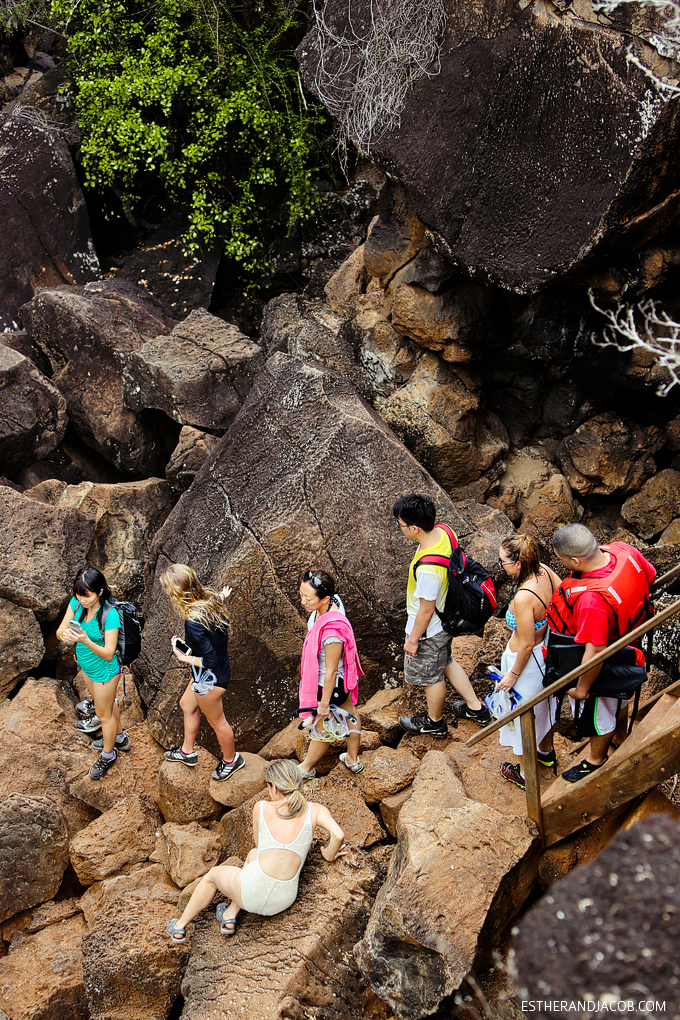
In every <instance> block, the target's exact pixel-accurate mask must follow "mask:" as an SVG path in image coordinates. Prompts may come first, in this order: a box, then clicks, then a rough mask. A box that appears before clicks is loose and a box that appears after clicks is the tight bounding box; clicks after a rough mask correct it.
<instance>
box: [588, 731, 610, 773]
mask: <svg viewBox="0 0 680 1020" xmlns="http://www.w3.org/2000/svg"><path fill="white" fill-rule="evenodd" d="M613 738H614V732H613V731H612V732H611V733H605V734H604V735H603V736H601V737H591V738H590V747H589V748H588V755H587V760H588V761H589V762H590V764H591V765H601V764H602V762H603V761H604V760H605V758H606V757H607V751H608V750H609V745H610V744H611V742H612V740H613Z"/></svg>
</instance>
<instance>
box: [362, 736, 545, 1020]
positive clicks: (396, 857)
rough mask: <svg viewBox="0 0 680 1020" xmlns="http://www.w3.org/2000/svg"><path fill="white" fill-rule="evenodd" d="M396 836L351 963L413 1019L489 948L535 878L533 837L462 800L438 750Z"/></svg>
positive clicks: (523, 826) (516, 822)
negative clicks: (363, 934)
mask: <svg viewBox="0 0 680 1020" xmlns="http://www.w3.org/2000/svg"><path fill="white" fill-rule="evenodd" d="M397 836H398V844H397V848H396V850H395V852H394V854H393V856H392V861H391V864H390V869H389V872H388V876H387V881H386V882H385V884H384V885H383V887H382V888H381V890H380V892H379V894H378V896H377V898H376V902H375V906H374V908H373V912H372V914H371V919H370V921H369V923H368V927H367V929H366V934H365V936H364V938H363V939H362V941H361V942H359V943H358V945H357V946H356V947H355V949H354V955H355V957H356V959H357V962H358V963H359V966H360V968H361V971H362V973H363V974H364V976H365V977H366V978H367V979H368V980H369V981H370V983H371V986H372V988H373V990H374V991H375V992H376V994H377V995H379V996H380V998H381V999H384V1000H385V1001H386V1002H387V1003H388V1005H389V1006H390V1007H391V1008H392V1009H393V1010H394V1011H395V1012H396V1013H398V1015H399V1016H400V1017H403V1018H404V1020H412V1018H413V1020H420V1018H421V1017H424V1016H427V1015H428V1014H430V1013H433V1012H435V1011H436V1010H437V1008H438V1006H439V1004H440V1003H441V1001H442V1000H443V999H444V998H445V997H446V996H448V995H450V994H451V993H452V992H453V991H455V989H456V988H458V987H460V984H461V982H462V981H463V980H464V978H465V975H466V974H467V973H468V972H469V971H470V970H471V968H472V966H473V964H474V963H475V961H476V959H477V958H478V956H479V958H480V960H483V957H484V956H485V954H486V955H487V956H488V954H489V952H490V948H489V947H491V946H494V945H496V944H497V940H498V938H499V936H500V934H501V932H502V930H503V928H504V927H505V925H506V924H507V923H508V922H509V921H510V920H511V918H512V917H514V916H515V914H516V913H517V910H518V909H519V908H520V906H521V905H522V903H523V902H524V900H525V899H526V897H527V895H528V894H529V892H530V890H531V888H532V885H533V883H534V880H535V878H536V874H537V865H538V838H537V837H536V835H535V832H534V827H533V823H531V822H529V820H528V819H526V818H524V817H519V816H514V817H513V816H508V815H504V814H503V815H502V814H499V812H497V811H495V810H494V809H493V808H491V807H489V806H487V805H486V804H479V803H477V802H475V801H471V800H468V798H467V797H466V795H465V791H464V788H463V785H462V783H461V781H460V779H459V778H458V770H457V768H456V766H455V764H454V762H453V761H452V760H451V758H450V757H449V756H448V755H446V754H444V753H443V752H441V751H430V752H429V753H428V754H426V755H425V757H424V758H423V762H422V765H421V767H420V771H419V773H418V775H417V777H416V779H415V781H414V783H413V792H412V794H411V797H410V799H409V800H408V801H406V803H405V804H403V806H402V807H401V810H400V812H399V817H398V820H397Z"/></svg>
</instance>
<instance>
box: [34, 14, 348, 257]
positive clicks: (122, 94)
mask: <svg viewBox="0 0 680 1020" xmlns="http://www.w3.org/2000/svg"><path fill="white" fill-rule="evenodd" d="M247 2H248V3H251V6H250V7H240V8H239V7H237V6H236V4H235V3H234V2H233V0H221V2H219V0H218V2H216V3H210V6H208V4H207V3H204V2H203V0H154V2H153V3H146V2H135V0H51V16H52V18H53V19H54V20H55V21H56V23H57V24H58V25H59V26H60V28H61V30H62V31H64V32H65V33H66V34H67V36H68V40H69V50H70V51H71V53H72V54H73V56H72V58H71V63H70V66H69V77H70V83H69V87H70V90H71V95H72V102H73V106H74V109H75V112H76V114H77V116H78V120H79V122H80V125H81V127H82V128H83V130H84V136H83V141H82V148H81V159H82V165H83V168H84V172H85V184H86V186H87V187H90V188H95V189H98V190H100V191H102V192H104V191H105V189H106V188H112V189H113V190H114V191H115V193H116V194H117V195H118V196H119V198H120V200H121V202H122V205H123V208H124V209H125V210H126V213H127V214H128V215H129V217H130V218H131V219H133V218H134V216H135V215H136V214H137V210H139V209H140V207H141V204H142V200H144V203H146V205H147V206H148V201H149V196H150V195H152V196H153V202H154V205H155V209H156V210H157V211H158V212H160V213H161V214H162V213H163V212H166V211H168V210H169V209H170V208H172V207H173V206H174V205H176V204H177V203H187V204H188V206H189V208H190V226H189V234H188V237H187V242H188V244H189V245H190V246H196V244H197V243H198V242H200V241H205V242H207V243H211V242H213V241H214V240H215V239H216V238H220V237H223V238H224V239H225V242H226V253H227V254H228V255H229V256H230V257H232V258H233V259H235V260H236V261H238V262H240V263H242V266H243V268H244V269H246V270H249V271H253V270H254V269H256V268H257V267H258V265H259V264H260V259H261V252H262V243H263V238H264V237H265V236H266V233H267V227H268V226H269V225H271V223H272V222H274V221H276V222H278V223H280V222H281V220H283V221H284V222H285V223H286V224H287V225H288V227H289V228H290V227H291V226H292V225H293V224H295V223H296V222H297V221H298V220H300V219H303V218H305V217H307V216H309V215H310V214H311V213H312V212H313V210H314V208H315V205H316V202H317V196H316V191H315V189H314V186H313V182H314V179H315V176H317V174H318V163H319V161H320V160H321V159H323V156H322V153H321V152H320V148H319V145H318V143H317V141H316V131H317V129H318V127H319V125H320V124H322V123H323V124H324V132H325V133H329V132H328V129H327V127H326V126H325V117H324V115H323V114H322V112H321V111H320V109H318V108H308V106H307V104H306V102H305V100H304V97H303V94H302V90H301V86H300V81H299V77H298V73H297V67H296V64H295V59H294V56H293V52H292V51H293V47H294V46H295V45H296V43H297V42H298V41H299V39H300V38H301V35H302V33H303V32H304V30H305V28H306V24H307V22H306V19H305V17H304V15H303V13H302V11H301V5H300V4H299V3H297V2H296V0H292V5H291V4H290V3H289V6H288V8H287V9H285V8H283V7H281V6H280V5H279V4H278V3H277V2H276V0H262V2H261V3H260V4H259V6H256V5H255V4H254V3H252V0H247Z"/></svg>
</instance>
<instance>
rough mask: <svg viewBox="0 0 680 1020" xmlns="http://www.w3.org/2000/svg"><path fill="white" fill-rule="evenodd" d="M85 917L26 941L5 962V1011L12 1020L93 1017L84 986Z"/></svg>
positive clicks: (0, 991) (1, 993)
mask: <svg viewBox="0 0 680 1020" xmlns="http://www.w3.org/2000/svg"><path fill="white" fill-rule="evenodd" d="M85 930H86V929H85V920H84V918H83V915H82V914H80V913H79V914H77V915H76V916H75V917H71V918H69V920H67V921H61V922H60V923H59V924H52V925H50V926H49V927H48V928H43V930H42V931H39V932H37V934H35V935H30V936H28V937H27V938H22V939H21V941H20V942H18V944H17V945H16V947H13V948H12V951H11V952H10V953H9V955H8V956H6V957H5V958H4V959H3V961H2V980H0V1010H4V1011H5V1012H6V1014H7V1016H8V1018H10V1017H11V1020H61V1018H62V1017H63V1018H64V1020H76V1018H79V1017H86V1016H89V1015H90V1013H89V1011H88V1001H87V995H86V993H85V984H84V981H83V956H82V952H81V941H82V938H83V935H84V934H85Z"/></svg>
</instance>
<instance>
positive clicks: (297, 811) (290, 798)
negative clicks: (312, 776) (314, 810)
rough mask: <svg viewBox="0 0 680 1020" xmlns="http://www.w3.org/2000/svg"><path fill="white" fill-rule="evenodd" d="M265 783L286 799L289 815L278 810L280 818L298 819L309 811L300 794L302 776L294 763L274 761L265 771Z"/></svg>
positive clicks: (284, 760) (283, 760)
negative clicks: (273, 787)
mask: <svg viewBox="0 0 680 1020" xmlns="http://www.w3.org/2000/svg"><path fill="white" fill-rule="evenodd" d="M264 781H265V783H271V784H272V786H275V787H276V789H277V790H278V791H279V793H281V794H283V796H284V797H285V798H286V805H287V807H288V812H287V814H285V815H283V814H281V812H280V811H278V810H277V812H276V813H277V814H278V815H279V817H280V818H297V817H298V815H301V814H302V813H303V811H306V809H307V801H306V800H305V798H304V797H303V796H302V793H301V792H300V787H301V786H302V776H301V775H300V769H299V768H298V767H297V765H296V764H295V762H294V761H289V760H288V759H287V758H286V759H282V760H280V761H273V762H271V763H270V764H269V765H267V768H266V769H265V770H264Z"/></svg>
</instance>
